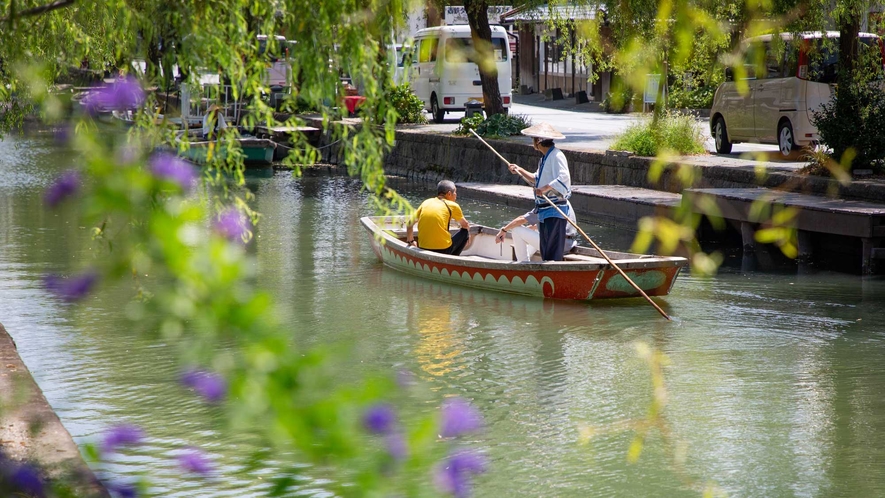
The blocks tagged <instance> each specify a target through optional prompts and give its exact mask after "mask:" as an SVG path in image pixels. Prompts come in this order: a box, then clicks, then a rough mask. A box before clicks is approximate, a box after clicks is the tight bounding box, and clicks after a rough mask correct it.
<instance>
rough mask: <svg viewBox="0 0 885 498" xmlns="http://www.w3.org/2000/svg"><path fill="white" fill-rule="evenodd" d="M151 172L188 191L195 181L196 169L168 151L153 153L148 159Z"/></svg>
mask: <svg viewBox="0 0 885 498" xmlns="http://www.w3.org/2000/svg"><path fill="white" fill-rule="evenodd" d="M149 163H150V167H151V172H152V173H153V174H154V176H156V177H157V178H159V179H161V180H166V181H168V182H171V183H174V184H176V185H178V187H179V188H181V189H182V190H183V191H185V192H188V191H190V190H191V189H192V188H194V185H196V183H197V170H196V168H194V167H193V166H191V165H190V164H189V163H188V162H187V161H185V160H183V159H181V158H179V157H178V156H176V155H174V154H170V153H168V152H158V153H156V154H154V155H153V156H152V157H151V159H150V161H149Z"/></svg>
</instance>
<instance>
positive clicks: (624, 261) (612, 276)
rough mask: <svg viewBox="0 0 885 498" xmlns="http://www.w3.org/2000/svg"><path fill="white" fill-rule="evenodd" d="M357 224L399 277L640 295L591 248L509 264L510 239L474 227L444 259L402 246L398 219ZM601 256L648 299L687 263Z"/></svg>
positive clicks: (578, 295) (577, 296) (576, 293)
mask: <svg viewBox="0 0 885 498" xmlns="http://www.w3.org/2000/svg"><path fill="white" fill-rule="evenodd" d="M360 222H361V223H362V224H363V226H364V227H365V228H366V230H368V232H369V234H370V236H371V240H372V249H373V250H374V251H375V254H376V255H377V256H378V258H379V259H380V260H381V261H382V262H383V263H384V264H385V265H387V266H390V267H391V268H394V269H397V270H400V271H402V272H405V273H410V274H413V275H419V276H422V277H425V278H429V279H433V280H439V281H443V282H449V283H453V284H458V285H465V286H468V287H476V288H480V289H488V290H495V291H501V292H509V293H512V294H522V295H526V296H536V297H547V298H553V299H574V300H584V301H586V300H591V299H611V298H621V297H635V296H639V295H640V294H639V292H637V291H636V289H634V288H633V287H632V286H631V285H630V284H629V283H628V282H627V281H626V280H625V279H624V277H622V276H621V274H620V273H618V271H617V270H615V269H614V267H612V266H611V265H610V264H609V263H608V262H607V261H606V260H605V259H604V258H603V257H602V256H601V255H600V254H599V253H598V252H597V251H596V250H595V249H591V248H587V247H580V246H578V247H575V248H574V249H573V250H572V252H571V253H569V254H567V255H566V256H565V261H547V262H541V261H534V260H533V261H531V262H525V263H518V262H515V261H512V256H511V254H512V252H511V250H510V243H508V240H510V234H508V235H507V239H506V240H505V241H504V243H503V244H497V243H496V242H495V235H497V233H498V229H497V228H489V227H485V226H476V225H474V226H472V227H471V228H470V230H471V233H472V234H473V235H474V237H473V240H472V242H471V243H470V244H469V246H468V247H467V248H466V249H465V250H464V251H463V252H462V253H461V256H450V255H447V254H440V253H436V252H433V251H425V250H422V249H418V248H416V247H414V246H409V245H408V244H406V242H405V234H406V230H405V217H404V216H366V217H364V218H361V219H360ZM455 231H456V230H455ZM455 231H453V233H454V232H455ZM416 236H420V234H417V233H416ZM606 255H607V256H608V257H609V258H610V259H611V260H612V261H613V262H614V263H615V264H617V265H618V267H620V268H621V270H623V271H624V273H625V274H627V276H628V277H630V279H631V280H633V282H635V283H636V284H637V285H638V286H639V287H640V288H641V289H642V290H643V291H645V293H646V294H648V295H649V296H664V295H667V294H669V293H670V289H671V288H672V287H673V283H674V282H675V281H676V276H677V275H678V274H679V270H680V269H681V268H682V267H683V266H685V265H686V263H687V260H686V259H685V258H681V257H675V256H650V255H643V254H630V253H623V252H615V251H611V252H608V251H606Z"/></svg>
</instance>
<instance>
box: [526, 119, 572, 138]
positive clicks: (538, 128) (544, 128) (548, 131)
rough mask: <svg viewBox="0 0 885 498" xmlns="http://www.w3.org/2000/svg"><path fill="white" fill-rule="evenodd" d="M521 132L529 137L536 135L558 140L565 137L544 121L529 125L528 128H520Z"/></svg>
mask: <svg viewBox="0 0 885 498" xmlns="http://www.w3.org/2000/svg"><path fill="white" fill-rule="evenodd" d="M522 134H523V135H527V136H529V137H537V138H541V139H549V140H559V139H562V138H565V135H563V134H562V133H559V132H558V131H556V129H555V128H553V127H552V126H550V125H549V124H548V123H544V122H541V123H538V124H536V125H534V126H529V127H528V128H526V129H524V130H522Z"/></svg>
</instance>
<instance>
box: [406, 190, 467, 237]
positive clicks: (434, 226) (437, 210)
mask: <svg viewBox="0 0 885 498" xmlns="http://www.w3.org/2000/svg"><path fill="white" fill-rule="evenodd" d="M447 207H448V209H447ZM449 209H451V210H452V212H451V215H450V214H449ZM415 218H417V219H418V247H420V248H421V249H446V248H447V247H449V246H451V245H452V234H450V233H449V218H451V219H452V220H455V221H459V220H461V219H463V218H464V213H462V212H461V206H459V205H458V203H457V202H452V201H447V200H445V199H442V198H439V197H433V198H430V199H427V200H426V201H424V202H422V203H421V206H420V207H419V208H418V210H417V211H415Z"/></svg>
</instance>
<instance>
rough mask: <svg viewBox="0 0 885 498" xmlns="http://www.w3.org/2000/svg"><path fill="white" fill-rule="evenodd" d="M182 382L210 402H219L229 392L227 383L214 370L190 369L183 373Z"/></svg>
mask: <svg viewBox="0 0 885 498" xmlns="http://www.w3.org/2000/svg"><path fill="white" fill-rule="evenodd" d="M181 383H182V384H183V385H185V386H187V387H190V388H191V389H193V390H194V391H196V392H197V394H199V395H200V396H202V397H203V399H205V400H206V401H208V402H210V403H218V402H219V401H221V400H222V399H224V396H225V394H227V383H225V382H224V379H223V378H222V377H221V376H220V375H218V374H216V373H212V372H207V371H205V370H199V369H190V370H187V371H185V372H184V373H183V374H181Z"/></svg>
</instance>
